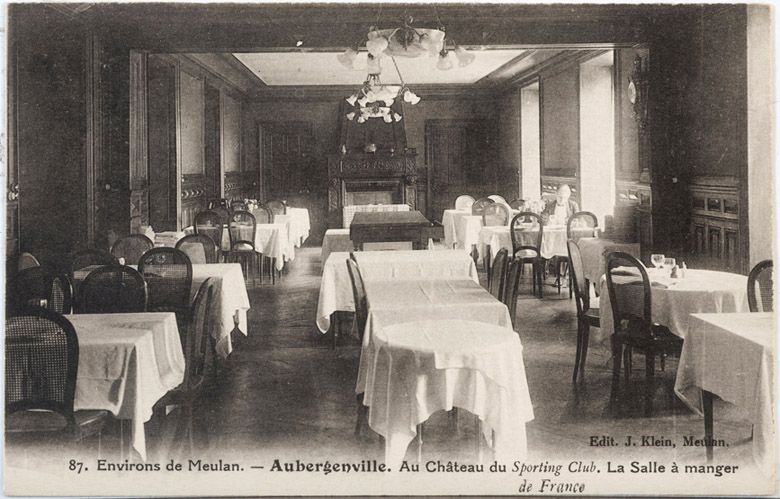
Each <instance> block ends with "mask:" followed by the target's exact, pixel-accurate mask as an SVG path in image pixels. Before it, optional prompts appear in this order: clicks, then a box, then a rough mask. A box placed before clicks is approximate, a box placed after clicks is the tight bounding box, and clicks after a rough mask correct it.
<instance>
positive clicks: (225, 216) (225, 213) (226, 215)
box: [211, 206, 230, 225]
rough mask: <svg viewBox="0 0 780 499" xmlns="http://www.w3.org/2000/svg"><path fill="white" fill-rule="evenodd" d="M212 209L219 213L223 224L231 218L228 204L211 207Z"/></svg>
mask: <svg viewBox="0 0 780 499" xmlns="http://www.w3.org/2000/svg"><path fill="white" fill-rule="evenodd" d="M211 211H213V212H214V213H216V214H217V215H219V219H220V220H221V221H222V224H223V225H225V224H227V223H228V221H229V220H230V210H229V209H228V208H227V207H226V206H215V207H213V208H211Z"/></svg>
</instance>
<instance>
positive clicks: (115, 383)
mask: <svg viewBox="0 0 780 499" xmlns="http://www.w3.org/2000/svg"><path fill="white" fill-rule="evenodd" d="M67 318H68V320H69V321H70V322H71V324H73V327H74V329H75V330H76V334H77V336H78V339H79V368H78V374H77V378H76V398H75V401H74V409H75V410H81V409H102V410H107V411H110V412H111V413H112V414H113V415H114V416H116V417H117V418H119V419H127V420H130V424H131V429H132V446H133V448H134V449H135V450H136V451H138V454H139V455H140V456H141V459H143V460H146V436H145V435H144V422H146V421H148V420H149V419H150V418H151V417H152V407H153V406H154V404H155V403H156V402H157V401H158V400H160V398H162V396H163V395H165V394H166V393H168V391H169V390H171V389H173V388H176V387H177V386H179V384H181V382H182V381H183V380H184V353H183V351H182V345H181V340H180V339H179V330H178V328H177V326H176V316H175V315H174V314H173V313H169V312H155V313H152V312H146V313H139V314H78V315H68V316H67Z"/></svg>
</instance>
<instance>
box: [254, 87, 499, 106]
mask: <svg viewBox="0 0 780 499" xmlns="http://www.w3.org/2000/svg"><path fill="white" fill-rule="evenodd" d="M356 88H357V86H356V85H327V86H325V85H316V86H315V85H310V86H281V85H278V86H267V87H263V88H258V89H256V91H255V92H254V93H253V94H252V95H250V96H249V98H250V100H251V101H253V102H269V101H273V102H278V101H290V102H313V101H341V100H343V99H345V98H346V97H347V96H349V95H350V94H352V93H353V92H354V91H355V89H356ZM413 90H414V93H416V94H417V95H419V96H420V97H421V98H422V99H424V100H426V99H427V100H441V99H469V100H472V99H474V100H480V99H489V98H492V97H493V96H494V95H495V93H494V92H493V90H492V89H489V88H477V87H474V86H473V85H414V87H413Z"/></svg>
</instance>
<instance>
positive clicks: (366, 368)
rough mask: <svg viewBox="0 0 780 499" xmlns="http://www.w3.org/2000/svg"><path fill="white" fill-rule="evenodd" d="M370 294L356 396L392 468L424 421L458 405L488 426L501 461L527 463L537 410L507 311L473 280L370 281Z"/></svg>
mask: <svg viewBox="0 0 780 499" xmlns="http://www.w3.org/2000/svg"><path fill="white" fill-rule="evenodd" d="M365 288H366V296H367V298H368V302H369V308H368V319H367V323H366V329H365V331H364V333H363V342H362V348H361V354H360V365H359V368H358V379H357V383H356V387H355V391H356V393H358V394H361V393H362V394H363V398H362V400H363V404H364V405H366V406H368V407H369V415H368V423H369V426H370V427H371V428H372V429H373V430H374V431H376V432H377V433H379V434H380V435H382V436H383V437H385V461H386V462H387V463H388V465H389V466H391V467H392V466H396V465H397V464H399V463H400V462H401V460H402V459H403V457H404V454H405V452H406V449H407V447H408V444H409V442H411V441H412V439H414V437H415V436H416V435H417V429H416V427H417V425H418V424H421V423H422V422H424V421H425V420H427V419H428V417H429V416H430V415H431V414H433V413H434V412H436V411H439V410H450V409H452V408H453V407H460V408H463V409H465V410H468V411H469V412H472V413H473V414H475V415H476V416H477V417H478V418H479V420H480V421H482V422H483V423H484V425H483V427H482V429H483V433H484V435H485V437H486V440H487V441H488V442H490V443H492V447H493V449H494V451H495V452H496V457H497V458H499V459H502V460H510V461H512V460H522V459H524V458H525V457H526V453H527V439H526V434H525V424H526V423H527V422H528V421H530V420H532V419H533V406H532V404H531V399H530V395H529V391H528V384H527V380H526V375H525V366H524V363H523V357H522V344H521V342H520V338H519V336H518V335H517V333H515V332H514V331H513V330H512V322H511V319H510V317H509V310H508V308H507V306H506V305H505V304H503V303H501V302H500V301H498V300H497V299H496V298H495V297H493V296H492V295H491V294H490V293H488V292H487V291H486V290H485V289H484V288H482V287H481V286H480V285H479V284H478V283H476V282H474V281H472V280H468V279H459V280H447V279H440V280H424V279H415V280H395V281H382V280H378V281H377V280H375V281H371V280H369V281H366V283H365ZM493 436H495V439H494V438H493Z"/></svg>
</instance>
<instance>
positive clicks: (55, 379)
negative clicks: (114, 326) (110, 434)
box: [5, 307, 109, 446]
mask: <svg viewBox="0 0 780 499" xmlns="http://www.w3.org/2000/svg"><path fill="white" fill-rule="evenodd" d="M78 364H79V343H78V337H77V336H76V331H75V329H74V328H73V325H72V324H71V323H70V321H68V320H67V319H66V318H65V317H63V316H62V315H60V314H58V313H56V312H52V311H50V310H46V309H42V308H37V307H35V308H29V309H23V310H20V311H19V314H18V315H15V316H13V317H11V318H9V319H7V320H6V322H5V436H6V445H9V446H14V445H15V444H17V443H18V444H20V445H25V446H27V445H29V444H31V443H33V442H36V443H40V444H43V445H52V446H59V445H61V444H62V443H65V442H80V441H82V440H83V439H84V438H86V437H90V436H94V435H97V436H98V438H100V434H101V432H102V430H103V427H104V426H105V424H106V421H107V420H108V418H109V414H108V412H106V411H102V410H81V411H75V410H74V408H73V402H74V399H75V395H76V374H77V372H78Z"/></svg>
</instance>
